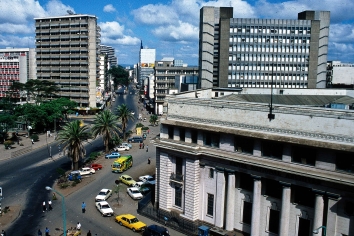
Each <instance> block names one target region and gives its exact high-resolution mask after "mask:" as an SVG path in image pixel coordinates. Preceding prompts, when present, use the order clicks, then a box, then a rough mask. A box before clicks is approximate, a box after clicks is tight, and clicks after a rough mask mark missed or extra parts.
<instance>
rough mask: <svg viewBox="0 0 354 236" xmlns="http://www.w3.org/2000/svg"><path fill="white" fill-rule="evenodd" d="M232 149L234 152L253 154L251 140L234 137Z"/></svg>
mask: <svg viewBox="0 0 354 236" xmlns="http://www.w3.org/2000/svg"><path fill="white" fill-rule="evenodd" d="M234 147H235V151H236V152H242V153H248V154H253V139H250V138H247V137H242V136H235V143H234Z"/></svg>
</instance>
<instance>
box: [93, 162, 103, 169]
mask: <svg viewBox="0 0 354 236" xmlns="http://www.w3.org/2000/svg"><path fill="white" fill-rule="evenodd" d="M90 168H92V169H94V170H102V168H103V166H102V165H101V164H97V163H95V164H91V165H90Z"/></svg>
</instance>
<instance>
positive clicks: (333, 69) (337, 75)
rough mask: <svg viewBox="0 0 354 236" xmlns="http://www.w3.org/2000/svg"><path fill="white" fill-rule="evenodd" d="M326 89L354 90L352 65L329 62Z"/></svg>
mask: <svg viewBox="0 0 354 236" xmlns="http://www.w3.org/2000/svg"><path fill="white" fill-rule="evenodd" d="M327 87H329V88H354V64H353V63H342V62H340V61H329V62H328V63H327Z"/></svg>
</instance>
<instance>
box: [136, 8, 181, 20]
mask: <svg viewBox="0 0 354 236" xmlns="http://www.w3.org/2000/svg"><path fill="white" fill-rule="evenodd" d="M132 14H133V16H134V21H135V22H137V23H141V24H147V25H164V24H173V23H174V22H175V21H178V14H177V13H176V12H175V10H174V9H173V8H172V7H170V6H166V5H162V4H157V5H153V4H149V5H146V6H143V7H141V8H138V9H136V10H133V11H132Z"/></svg>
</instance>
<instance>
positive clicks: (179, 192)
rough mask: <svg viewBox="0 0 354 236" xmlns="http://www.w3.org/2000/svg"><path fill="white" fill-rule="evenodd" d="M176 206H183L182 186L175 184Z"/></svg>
mask: <svg viewBox="0 0 354 236" xmlns="http://www.w3.org/2000/svg"><path fill="white" fill-rule="evenodd" d="M175 206H178V207H182V188H181V187H180V186H175Z"/></svg>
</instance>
